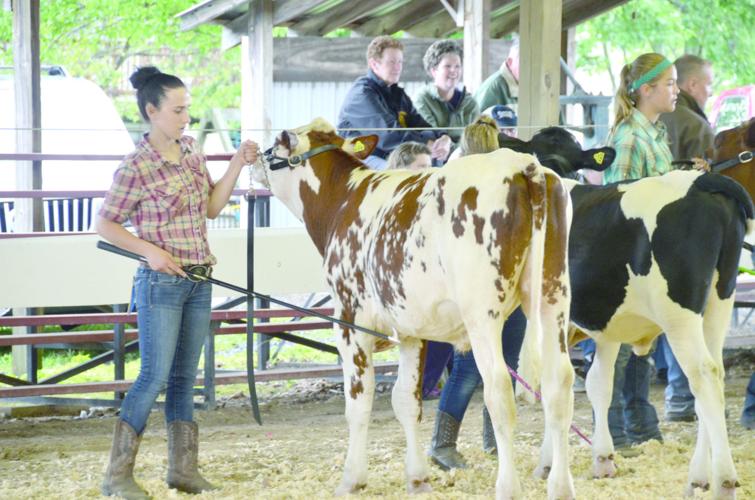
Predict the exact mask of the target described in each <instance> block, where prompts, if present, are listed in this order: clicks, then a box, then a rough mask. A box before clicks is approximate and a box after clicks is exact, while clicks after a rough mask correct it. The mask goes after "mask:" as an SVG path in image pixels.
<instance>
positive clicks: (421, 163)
mask: <svg viewBox="0 0 755 500" xmlns="http://www.w3.org/2000/svg"><path fill="white" fill-rule="evenodd" d="M431 156H432V151H431V150H430V148H429V147H428V146H427V145H426V144H422V143H420V142H413V141H409V142H404V143H401V144H399V145H398V146H397V147H396V149H394V150H393V151H391V154H390V155H388V161H387V163H388V166H387V168H388V170H392V169H397V168H408V169H409V170H421V169H423V168H429V167H432V166H433V164H432V158H431Z"/></svg>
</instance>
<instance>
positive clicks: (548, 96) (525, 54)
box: [518, 0, 563, 140]
mask: <svg viewBox="0 0 755 500" xmlns="http://www.w3.org/2000/svg"><path fill="white" fill-rule="evenodd" d="M562 7H563V5H562V3H561V0H531V1H528V2H522V3H521V6H520V9H519V11H520V13H519V36H520V45H519V58H520V63H519V68H520V69H519V104H518V111H519V117H518V118H519V138H520V139H523V140H529V139H530V138H531V137H532V136H533V135H534V134H535V132H537V129H536V128H535V127H537V128H540V127H545V126H549V125H557V124H558V113H559V104H558V96H559V90H560V81H561V76H560V71H561V69H560V61H559V58H560V55H561V48H560V47H561V12H562Z"/></svg>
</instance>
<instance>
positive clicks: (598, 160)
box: [592, 151, 606, 165]
mask: <svg viewBox="0 0 755 500" xmlns="http://www.w3.org/2000/svg"><path fill="white" fill-rule="evenodd" d="M592 157H593V159H594V160H595V163H597V164H598V165H603V159H604V158H605V157H606V154H605V153H604V152H603V151H598V152H597V153H595V154H594V155H592Z"/></svg>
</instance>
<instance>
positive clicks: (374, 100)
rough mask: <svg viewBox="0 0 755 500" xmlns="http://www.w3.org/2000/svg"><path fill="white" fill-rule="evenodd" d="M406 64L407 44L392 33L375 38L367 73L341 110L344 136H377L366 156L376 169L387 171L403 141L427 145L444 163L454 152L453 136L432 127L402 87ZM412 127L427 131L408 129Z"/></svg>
mask: <svg viewBox="0 0 755 500" xmlns="http://www.w3.org/2000/svg"><path fill="white" fill-rule="evenodd" d="M403 64H404V46H403V44H402V43H401V42H400V41H399V40H397V39H395V38H391V37H390V36H379V37H377V38H375V39H373V40H372V41H371V42H370V44H369V46H368V47H367V65H368V66H369V69H368V71H367V74H366V75H365V76H361V77H359V78H357V79H356V81H355V82H354V84H353V85H352V86H351V88H350V89H349V91H348V93H347V94H346V98H345V99H344V102H343V105H342V106H341V110H340V111H339V113H338V129H339V131H340V132H339V133H340V134H341V135H343V136H344V137H356V136H359V135H364V134H365V133H374V134H375V135H377V136H378V144H377V147H376V148H375V150H374V151H373V152H372V154H371V155H370V156H368V157H367V158H366V159H365V163H366V164H367V165H369V166H370V167H372V168H374V169H377V170H385V168H386V167H387V163H386V160H387V158H388V155H389V154H391V151H393V150H394V149H395V148H396V147H397V146H398V145H399V144H401V143H402V142H407V141H415V142H421V143H423V144H427V145H428V147H430V150H431V155H432V158H433V160H435V161H438V162H441V163H442V162H444V161H445V160H446V158H447V157H448V154H449V152H450V151H451V138H450V137H448V135H446V134H443V133H442V132H439V131H436V130H430V129H431V128H432V127H431V126H430V124H429V123H427V121H425V119H424V118H422V116H421V115H420V114H419V113H418V112H417V110H416V109H415V108H414V104H412V100H411V99H410V98H409V96H408V95H406V92H404V89H403V88H401V87H399V85H398V82H399V79H400V78H401V71H402V69H403ZM411 128H426V129H427V130H408V129H411Z"/></svg>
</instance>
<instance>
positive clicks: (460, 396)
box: [438, 307, 527, 422]
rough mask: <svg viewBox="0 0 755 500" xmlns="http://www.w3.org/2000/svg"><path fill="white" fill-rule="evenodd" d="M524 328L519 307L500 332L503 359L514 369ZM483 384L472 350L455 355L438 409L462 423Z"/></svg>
mask: <svg viewBox="0 0 755 500" xmlns="http://www.w3.org/2000/svg"><path fill="white" fill-rule="evenodd" d="M526 328H527V318H526V317H525V315H524V313H523V312H522V308H521V307H518V308H517V309H515V310H514V312H513V313H511V315H510V316H509V318H508V319H507V320H506V323H504V325H503V332H502V333H501V334H502V336H503V338H502V344H503V359H504V361H505V362H506V364H507V365H508V366H509V367H511V368H512V369H513V370H516V369H517V367H518V366H519V351H520V350H521V349H522V341H523V340H524V332H525V330H526ZM481 381H482V377H481V376H480V372H479V371H478V370H477V364H476V363H475V360H474V356H473V355H472V351H468V352H466V353H463V354H462V353H459V352H454V364H453V369H452V370H451V375H450V376H449V377H448V381H446V385H444V386H443V391H442V392H441V393H440V402H439V403H438V410H440V411H442V412H445V413H447V414H449V415H451V416H452V417H454V418H455V419H456V421H457V422H461V421H462V419H463V418H464V413H465V412H466V411H467V406H469V401H470V400H471V399H472V394H473V393H474V391H475V389H476V388H477V385H478V384H479V383H480V382H481Z"/></svg>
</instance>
